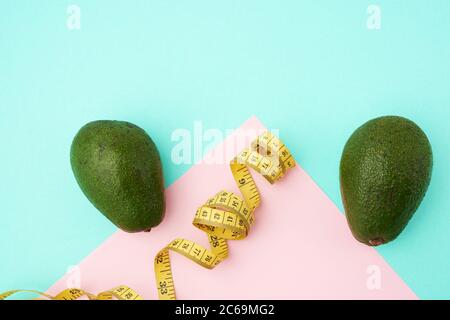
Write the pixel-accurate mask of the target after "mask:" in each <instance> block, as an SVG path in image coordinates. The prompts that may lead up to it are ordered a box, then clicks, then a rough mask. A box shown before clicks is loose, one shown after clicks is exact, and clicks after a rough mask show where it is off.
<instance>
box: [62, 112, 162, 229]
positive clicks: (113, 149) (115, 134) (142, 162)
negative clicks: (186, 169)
mask: <svg viewBox="0 0 450 320" xmlns="http://www.w3.org/2000/svg"><path fill="white" fill-rule="evenodd" d="M70 161H71V165H72V170H73V173H74V175H75V178H76V180H77V182H78V184H79V186H80V188H81V190H82V191H83V193H84V194H85V195H86V197H87V198H88V199H89V200H90V201H91V202H92V204H93V205H94V206H95V207H96V208H97V209H98V210H99V211H100V212H102V213H103V214H104V215H105V216H106V217H107V218H108V219H109V220H111V222H113V223H114V224H115V225H116V226H117V227H118V228H120V229H122V230H124V231H127V232H140V231H149V230H150V229H151V228H152V227H155V226H157V225H158V224H159V223H160V222H161V221H162V219H163V218H164V212H165V199H164V181H163V173H162V165H161V160H160V156H159V152H158V150H157V148H156V146H155V144H154V142H153V141H152V139H151V138H150V137H149V136H148V135H147V133H146V132H145V131H144V130H142V129H141V128H139V127H137V126H135V125H134V124H131V123H128V122H124V121H110V120H101V121H94V122H90V123H88V124H86V125H85V126H84V127H82V128H81V129H80V131H79V132H78V133H77V135H76V136H75V138H74V140H73V142H72V146H71V151H70Z"/></svg>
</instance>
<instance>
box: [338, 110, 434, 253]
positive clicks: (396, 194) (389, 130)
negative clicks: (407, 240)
mask: <svg viewBox="0 0 450 320" xmlns="http://www.w3.org/2000/svg"><path fill="white" fill-rule="evenodd" d="M432 166H433V157H432V150H431V145H430V143H429V141H428V138H427V136H426V135H425V133H424V132H423V131H422V130H421V129H420V128H419V127H418V126H417V125H416V124H415V123H414V122H412V121H410V120H408V119H406V118H402V117H397V116H385V117H380V118H376V119H373V120H370V121H369V122H367V123H365V124H364V125H362V126H361V127H359V128H358V129H357V130H356V131H355V132H354V133H353V134H352V135H351V137H350V138H349V140H348V141H347V143H346V145H345V147H344V151H343V154H342V158H341V163H340V184H341V195H342V200H343V203H344V208H345V213H346V217H347V222H348V224H349V226H350V229H351V231H352V233H353V235H354V237H355V238H356V239H357V240H359V241H360V242H362V243H365V244H367V245H370V246H377V245H380V244H384V243H387V242H390V241H392V240H394V239H395V238H396V237H397V236H398V235H399V234H400V233H401V232H402V231H403V229H404V228H405V227H406V225H407V223H408V222H409V220H410V219H411V217H412V216H413V214H414V212H415V211H416V210H417V208H418V207H419V205H420V203H421V201H422V199H423V197H424V196H425V193H426V191H427V188H428V185H429V183H430V179H431V172H432Z"/></svg>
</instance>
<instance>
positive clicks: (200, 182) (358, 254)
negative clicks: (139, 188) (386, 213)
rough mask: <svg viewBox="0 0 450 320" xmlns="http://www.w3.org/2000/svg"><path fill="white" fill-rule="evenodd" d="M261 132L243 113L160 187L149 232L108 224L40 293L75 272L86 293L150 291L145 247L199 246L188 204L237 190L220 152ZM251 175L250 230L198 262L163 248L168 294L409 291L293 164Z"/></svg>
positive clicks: (391, 294) (352, 295)
mask: <svg viewBox="0 0 450 320" xmlns="http://www.w3.org/2000/svg"><path fill="white" fill-rule="evenodd" d="M252 129H253V133H251V134H250V136H248V137H247V139H245V140H243V139H238V138H239V137H241V136H242V133H243V132H244V131H245V133H247V134H248V133H249V132H251V131H252ZM263 130H264V127H263V125H262V124H261V123H260V122H259V121H258V120H257V119H256V118H251V119H250V120H248V121H247V122H246V123H245V124H244V125H243V126H242V127H241V128H240V129H239V130H236V131H235V132H234V133H233V134H231V135H230V136H229V137H227V138H226V139H225V140H224V142H223V143H221V144H220V145H218V146H217V147H216V148H215V149H214V150H212V151H211V152H210V153H209V155H208V156H207V159H208V161H207V163H208V164H205V163H203V164H197V165H194V166H193V167H192V168H191V169H190V170H189V171H188V172H187V173H186V174H185V175H183V176H182V177H181V178H180V179H179V180H177V181H176V182H175V183H174V184H172V185H171V186H170V187H169V188H168V189H167V193H166V195H167V211H166V218H165V220H164V222H163V223H162V224H161V225H160V226H158V227H157V228H155V229H153V230H152V231H151V232H150V233H140V234H127V233H124V232H122V231H117V232H116V233H115V234H113V235H112V236H111V237H110V238H109V239H108V240H106V241H105V242H104V243H103V244H102V245H101V246H100V247H98V248H97V249H95V250H94V251H93V252H92V253H91V254H90V255H89V256H88V257H86V258H85V259H84V260H83V261H82V262H81V263H80V264H79V270H80V272H79V273H77V274H76V276H77V279H75V280H74V279H73V277H74V276H75V275H74V274H69V275H66V276H65V277H63V278H62V279H60V280H59V281H58V282H56V283H55V284H54V285H53V286H52V287H51V288H50V289H49V290H48V293H49V294H56V293H58V292H59V291H61V290H63V289H66V288H67V286H71V285H73V283H74V282H75V283H76V282H77V281H78V280H81V282H80V286H81V288H83V289H84V290H87V291H89V292H92V293H99V292H101V291H104V290H107V289H110V288H113V287H116V286H118V285H122V284H124V285H128V286H130V287H131V288H133V289H135V290H136V291H137V292H138V293H139V294H140V295H141V296H143V297H144V298H146V299H157V291H156V286H155V276H154V272H153V258H154V256H155V254H156V253H157V252H158V251H159V250H160V249H161V248H163V247H164V246H165V245H166V244H168V243H169V242H170V241H171V240H173V239H175V238H180V237H181V238H186V239H190V240H194V241H197V242H198V243H200V244H203V245H204V246H207V245H208V243H207V238H206V235H205V234H204V233H203V232H201V231H200V230H198V229H196V228H195V227H194V226H193V225H192V220H193V217H194V214H195V212H196V209H197V208H198V207H199V206H200V205H202V204H203V203H204V202H205V201H206V200H207V199H208V198H209V197H211V196H212V195H214V194H215V193H216V192H218V191H221V190H229V191H233V192H237V193H238V188H237V187H236V185H235V183H234V181H233V177H232V175H231V172H230V170H229V166H228V163H227V162H224V161H223V159H222V158H223V157H226V158H227V161H228V160H230V158H231V157H232V156H233V152H231V151H233V150H235V149H236V148H235V143H236V141H237V140H238V141H240V142H239V144H242V146H241V147H243V146H246V145H247V144H248V142H249V141H250V140H251V139H253V138H255V137H256V136H257V134H258V133H260V132H262V131H263ZM288 147H289V146H288ZM236 151H237V150H236ZM214 160H217V161H215V162H217V163H219V164H211V163H212V162H214ZM297 160H299V161H300V162H301V158H299V159H297ZM253 176H254V178H255V180H256V183H257V185H258V187H259V190H260V192H261V195H262V205H261V207H259V208H258V210H257V211H256V213H255V218H256V223H255V225H254V226H253V228H252V230H251V231H250V235H249V236H248V237H247V238H246V239H244V240H241V241H229V246H230V256H229V258H228V259H227V260H225V261H224V262H222V263H221V264H220V265H219V266H217V267H216V268H215V269H213V270H207V269H204V268H202V267H200V266H198V265H196V264H194V263H193V262H191V261H190V260H188V259H186V258H184V257H182V256H180V255H177V254H176V253H171V260H172V269H173V274H174V280H175V286H176V293H177V298H178V299H417V297H416V295H415V294H414V293H413V292H412V290H411V289H410V288H408V286H407V285H406V284H405V283H404V282H403V281H402V279H400V277H399V276H398V275H397V274H396V273H395V272H394V271H393V270H392V268H391V267H390V266H389V265H388V264H387V263H386V262H385V261H384V260H383V258H382V257H381V256H380V255H379V254H378V253H377V251H376V250H374V249H373V248H370V247H367V246H364V245H362V244H359V243H358V242H357V241H356V240H354V239H353V237H352V235H351V233H350V231H349V229H348V227H347V224H346V221H345V217H344V215H342V214H341V213H340V212H339V210H338V209H337V208H336V206H335V205H334V204H333V202H332V201H331V200H330V199H328V197H327V196H326V195H325V194H324V193H323V192H322V190H320V188H319V187H318V186H317V185H316V184H315V183H314V181H313V180H312V179H311V178H310V177H309V176H308V175H307V174H306V172H305V171H304V170H303V169H302V168H301V167H300V166H297V167H296V168H294V169H293V170H291V171H289V173H288V174H287V175H286V176H285V177H284V178H283V180H281V181H280V182H278V183H277V184H275V185H269V184H268V183H267V182H266V181H265V180H264V178H262V177H260V176H259V175H258V174H256V173H254V174H253ZM78 276H79V279H78Z"/></svg>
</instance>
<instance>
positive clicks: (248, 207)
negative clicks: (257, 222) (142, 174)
mask: <svg viewBox="0 0 450 320" xmlns="http://www.w3.org/2000/svg"><path fill="white" fill-rule="evenodd" d="M295 165H296V163H295V160H294V158H293V157H292V154H291V153H290V151H289V150H288V148H287V147H286V146H285V145H284V144H283V143H282V142H281V141H280V140H279V139H278V138H277V137H276V136H274V135H273V134H272V133H270V132H266V133H264V134H262V135H261V136H259V137H258V138H257V139H256V140H255V141H253V142H252V144H251V146H250V147H249V148H247V149H245V150H243V151H242V152H241V153H239V155H238V156H237V157H236V158H234V159H233V160H232V161H231V163H230V167H231V173H232V174H233V177H234V180H235V181H236V183H237V185H238V187H239V190H240V191H241V193H242V196H243V197H242V198H241V197H239V196H238V195H236V194H234V193H232V192H228V191H221V192H219V193H217V194H216V195H215V196H214V197H212V198H211V199H209V200H208V201H207V202H206V203H205V204H204V205H203V206H201V207H200V208H199V209H198V210H197V212H196V214H195V218H194V221H193V224H194V226H196V227H197V228H199V229H200V230H202V231H204V232H205V233H206V234H207V236H208V240H209V244H210V249H209V250H208V249H206V248H204V247H202V246H200V245H198V244H196V243H195V242H193V241H190V240H186V239H175V240H174V241H172V242H171V243H169V244H168V245H167V246H166V247H164V248H163V249H162V250H161V251H159V253H158V254H157V255H156V257H155V260H154V265H155V277H156V285H157V289H158V295H159V299H160V300H175V299H176V295H175V284H174V281H173V275H172V268H171V265H170V255H169V251H173V252H177V253H179V254H181V255H183V256H185V257H186V258H188V259H190V260H192V261H193V262H195V263H197V264H199V265H200V266H202V267H205V268H207V269H213V268H214V267H215V266H217V265H218V264H219V263H220V262H222V261H223V260H224V259H226V257H227V256H228V245H227V240H242V239H244V238H246V237H247V235H248V233H249V231H250V227H251V226H252V224H253V222H254V212H255V209H256V208H257V207H258V206H259V204H260V202H261V197H260V194H259V191H258V188H257V186H256V183H255V181H254V180H253V178H252V175H251V173H250V171H249V168H252V169H254V170H255V171H257V172H258V173H260V174H261V175H262V176H263V177H264V178H266V180H267V181H269V182H270V183H271V184H273V183H275V182H277V181H278V180H280V179H281V178H282V177H283V176H284V175H285V174H286V172H287V171H288V170H289V169H291V168H293V167H294V166H295ZM17 292H33V293H36V294H39V295H41V296H43V297H46V298H48V299H51V300H76V299H78V298H80V297H82V296H86V297H88V298H89V299H91V300H111V299H113V298H116V299H119V300H141V299H142V297H140V296H139V295H138V294H137V293H136V292H135V291H133V290H132V289H131V288H128V287H127V286H119V287H116V288H114V289H112V290H108V291H105V292H102V293H100V294H98V295H93V294H90V293H88V292H85V291H83V290H80V289H67V290H64V291H62V292H60V293H59V294H58V295H56V296H50V295H48V294H45V293H42V292H38V291H32V290H13V291H8V292H5V293H3V294H0V300H3V299H6V298H8V297H9V296H11V295H13V294H15V293H17Z"/></svg>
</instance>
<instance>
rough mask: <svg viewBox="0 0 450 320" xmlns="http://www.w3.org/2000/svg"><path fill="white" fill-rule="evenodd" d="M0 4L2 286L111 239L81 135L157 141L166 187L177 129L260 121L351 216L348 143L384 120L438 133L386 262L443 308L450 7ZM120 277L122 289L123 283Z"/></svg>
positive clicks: (41, 277)
mask: <svg viewBox="0 0 450 320" xmlns="http://www.w3.org/2000/svg"><path fill="white" fill-rule="evenodd" d="M74 3H76V4H78V5H79V6H80V7H81V14H82V21H81V25H82V28H81V30H79V31H69V30H68V29H67V28H66V16H67V15H66V7H67V5H69V4H71V3H70V2H67V3H65V2H64V1H56V0H53V1H38V0H35V1H25V0H22V1H18V0H10V1H6V0H1V2H0V10H1V12H2V18H1V19H0V146H1V150H2V151H1V154H0V217H1V220H0V234H1V241H0V291H4V290H7V289H11V288H34V289H40V290H45V289H46V288H47V287H48V286H49V285H50V284H52V283H53V282H54V281H55V280H57V279H58V278H59V277H60V276H62V275H63V274H64V273H65V272H66V269H67V267H68V266H69V265H72V264H76V263H77V262H78V261H80V259H82V258H83V257H84V256H86V255H87V254H89V253H90V252H91V251H92V249H94V248H96V247H97V246H98V245H99V244H101V243H102V241H104V240H105V239H106V238H107V237H108V236H109V235H110V234H112V233H113V232H114V231H115V228H114V227H113V225H111V224H110V223H109V222H108V221H107V220H106V219H104V218H103V217H102V216H101V215H100V214H99V213H98V212H96V210H95V209H94V208H93V206H92V205H91V204H90V203H89V202H88V201H87V200H86V199H85V198H84V196H83V195H82V193H81V192H80V190H79V188H78V186H77V185H76V183H75V180H74V178H73V176H72V173H71V169H70V165H69V148H70V143H71V140H72V138H73V136H74V135H75V133H76V131H77V130H78V129H79V128H80V127H81V126H82V125H83V124H84V123H86V122H88V121H90V120H95V119H123V120H128V121H131V122H134V123H136V124H138V125H140V126H142V127H143V128H145V129H146V130H147V131H148V132H149V133H150V134H151V136H152V137H153V138H154V140H155V141H156V142H157V143H158V145H159V148H160V151H161V154H162V157H163V161H164V166H165V177H166V181H167V184H168V185H170V184H171V183H172V182H173V181H175V180H176V179H177V178H178V177H180V176H181V175H182V174H183V173H184V172H185V171H186V170H187V169H188V167H189V166H176V165H174V164H172V163H171V161H170V151H171V148H172V146H173V143H172V142H171V140H170V135H171V132H172V131H173V130H175V129H176V128H188V129H189V128H192V126H193V121H195V120H202V121H203V125H204V127H205V128H219V129H228V128H235V127H237V126H239V125H240V124H242V122H243V121H245V120H246V119H247V118H249V117H250V116H251V115H253V114H255V115H257V116H258V117H259V118H260V119H261V120H262V121H263V123H265V124H266V126H268V127H270V128H279V129H280V130H281V136H282V138H283V139H284V140H285V142H286V143H287V144H288V145H289V146H290V147H291V149H292V150H293V152H294V154H295V157H296V158H297V159H298V161H299V162H300V163H301V165H302V166H303V167H304V168H305V169H306V170H307V171H308V173H309V174H310V175H311V176H312V177H313V178H314V180H315V181H316V182H317V183H318V184H319V185H320V187H321V188H322V189H323V190H324V191H325V192H326V193H327V194H328V195H329V197H330V198H331V199H332V200H333V201H334V202H335V203H336V204H337V205H338V206H339V208H341V209H342V205H341V202H340V194H339V184H338V163H339V159H340V154H341V151H342V148H343V145H344V143H345V141H346V139H347V138H348V136H349V135H350V134H351V132H352V131H353V130H354V129H355V128H356V127H357V126H359V125H360V124H362V123H363V122H365V121H366V120H368V119H370V118H372V117H375V116H379V115H385V114H397V115H403V116H407V117H409V118H411V119H413V120H414V121H416V122H417V123H418V124H419V125H420V126H421V127H422V128H423V129H424V130H425V131H426V133H427V134H428V135H429V138H430V140H431V143H432V146H433V149H434V156H435V166H434V173H433V179H432V184H431V186H430V189H429V192H428V194H427V197H426V198H425V200H424V202H423V204H422V206H421V207H420V209H419V211H418V212H417V213H416V215H415V216H414V218H413V219H412V221H411V223H410V224H409V226H408V227H407V229H406V230H405V231H404V233H403V234H402V235H401V236H400V238H398V239H397V240H396V241H395V242H393V243H391V244H389V245H386V246H384V247H381V248H380V249H379V252H380V253H381V254H382V255H383V256H384V257H385V258H386V260H387V261H388V262H389V263H390V264H391V265H392V266H393V268H394V269H395V270H396V271H397V272H398V273H399V274H400V276H401V277H402V278H403V279H404V280H405V281H406V282H407V283H408V285H409V286H410V287H411V288H412V289H413V290H414V291H415V292H416V293H417V294H418V295H419V297H421V298H426V299H431V298H447V299H448V298H450V195H449V191H450V170H449V163H450V147H449V138H450V126H449V123H448V121H449V117H450V111H449V110H450V90H449V87H450V86H449V82H450V81H449V77H450V76H449V75H450V20H449V18H450V16H449V13H450V2H449V1H448V0H433V1H425V0H422V1H410V0H408V1H406V0H397V1H387V0H386V1H378V2H377V4H379V5H380V6H381V10H382V29H381V30H379V31H370V30H368V29H367V28H366V17H367V15H366V8H367V6H368V5H369V4H371V3H372V2H371V1H357V0H351V1H349V0H346V1H318V0H311V1H298V0H290V1H262V0H246V1H242V0H233V1H230V0H227V1H210V0H196V1H187V0H185V1H179V0H177V1H175V0H152V1H144V0H142V1H99V0H83V1H81V0H79V1H74ZM119 282H120V281H119Z"/></svg>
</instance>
